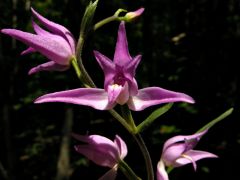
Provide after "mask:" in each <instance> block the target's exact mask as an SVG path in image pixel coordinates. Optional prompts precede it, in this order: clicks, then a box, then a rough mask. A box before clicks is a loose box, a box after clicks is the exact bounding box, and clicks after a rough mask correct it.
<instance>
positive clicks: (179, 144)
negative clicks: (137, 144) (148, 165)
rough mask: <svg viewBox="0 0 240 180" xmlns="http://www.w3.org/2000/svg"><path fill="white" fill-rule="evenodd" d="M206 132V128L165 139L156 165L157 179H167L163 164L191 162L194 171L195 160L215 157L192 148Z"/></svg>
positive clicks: (174, 165)
mask: <svg viewBox="0 0 240 180" xmlns="http://www.w3.org/2000/svg"><path fill="white" fill-rule="evenodd" d="M206 132H207V130H205V131H202V132H200V133H197V134H193V135H190V136H181V135H180V136H175V137H173V138H170V139H169V140H167V141H166V142H165V144H164V146H163V152H162V156H161V159H160V161H159V162H158V165H157V179H158V180H168V174H167V172H166V170H165V166H169V167H180V166H184V165H186V164H189V163H192V164H193V168H194V170H195V171H196V169H197V164H196V161H198V160H200V159H204V158H217V156H216V155H215V154H212V153H209V152H206V151H199V150H193V148H194V147H195V146H196V145H197V143H198V141H199V140H200V139H201V137H202V136H203V135H204V134H205V133H206Z"/></svg>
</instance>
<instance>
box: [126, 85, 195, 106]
mask: <svg viewBox="0 0 240 180" xmlns="http://www.w3.org/2000/svg"><path fill="white" fill-rule="evenodd" d="M178 101H182V102H188V103H194V100H193V99H192V98H191V97H190V96H188V95H186V94H184V93H179V92H174V91H169V90H166V89H163V88H159V87H149V88H144V89H140V90H139V91H138V94H137V95H136V96H133V97H132V99H130V101H129V102H128V106H129V108H130V109H131V110H134V111H141V110H143V109H145V108H147V107H150V106H154V105H157V104H162V103H169V102H178Z"/></svg>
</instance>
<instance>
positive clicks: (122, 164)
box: [118, 160, 141, 180]
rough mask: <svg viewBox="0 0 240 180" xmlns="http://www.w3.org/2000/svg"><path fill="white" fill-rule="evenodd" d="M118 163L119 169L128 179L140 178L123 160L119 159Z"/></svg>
mask: <svg viewBox="0 0 240 180" xmlns="http://www.w3.org/2000/svg"><path fill="white" fill-rule="evenodd" d="M118 165H119V169H120V170H121V171H122V172H123V174H124V175H125V176H126V177H127V178H128V179H129V180H141V178H140V177H138V176H137V175H136V174H135V173H134V171H133V170H132V169H131V168H130V167H129V166H128V164H127V163H126V162H125V161H123V160H122V161H120V162H119V164H118Z"/></svg>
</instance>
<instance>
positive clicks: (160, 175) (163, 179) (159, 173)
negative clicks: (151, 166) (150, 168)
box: [157, 160, 168, 180]
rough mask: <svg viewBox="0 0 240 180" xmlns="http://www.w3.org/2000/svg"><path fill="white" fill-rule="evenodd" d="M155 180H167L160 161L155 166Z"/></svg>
mask: <svg viewBox="0 0 240 180" xmlns="http://www.w3.org/2000/svg"><path fill="white" fill-rule="evenodd" d="M157 180H168V174H167V171H166V170H165V166H164V163H163V161H162V160H160V161H159V162H158V164H157Z"/></svg>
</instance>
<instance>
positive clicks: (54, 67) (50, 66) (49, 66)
mask: <svg viewBox="0 0 240 180" xmlns="http://www.w3.org/2000/svg"><path fill="white" fill-rule="evenodd" d="M67 69H69V66H68V65H61V64H57V63H55V62H54V61H49V62H47V63H44V64H40V65H38V66H36V67H34V68H32V69H30V71H29V72H28V75H32V74H35V73H37V72H40V71H66V70H67Z"/></svg>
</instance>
